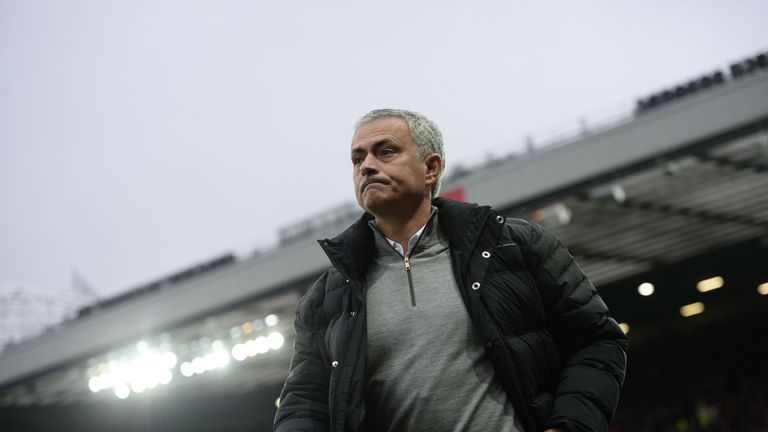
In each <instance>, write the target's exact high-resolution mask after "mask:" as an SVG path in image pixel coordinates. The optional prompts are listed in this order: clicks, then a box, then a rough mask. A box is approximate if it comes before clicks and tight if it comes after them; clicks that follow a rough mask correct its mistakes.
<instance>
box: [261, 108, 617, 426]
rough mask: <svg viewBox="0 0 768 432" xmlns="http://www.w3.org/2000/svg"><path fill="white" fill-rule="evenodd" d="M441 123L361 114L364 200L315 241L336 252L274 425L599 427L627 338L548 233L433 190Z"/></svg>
mask: <svg viewBox="0 0 768 432" xmlns="http://www.w3.org/2000/svg"><path fill="white" fill-rule="evenodd" d="M444 161H445V157H444V155H443V146H442V136H441V134H440V131H439V129H438V128H437V126H436V125H435V124H434V123H432V122H431V121H430V120H428V119H427V118H425V117H424V116H422V115H420V114H417V113H414V112H410V111H404V110H390V109H385V110H375V111H372V112H370V113H369V114H367V115H366V116H364V117H363V118H362V119H361V120H360V121H359V122H358V124H357V127H356V130H355V134H354V136H353V138H352V148H351V162H352V166H353V180H354V185H355V194H356V197H357V201H358V203H359V205H360V207H362V208H363V210H365V214H364V215H363V216H362V217H361V218H360V220H358V221H357V222H356V223H355V224H353V225H352V226H351V227H349V228H348V229H347V230H346V231H344V232H343V233H341V234H340V235H339V236H338V237H336V238H334V239H330V240H323V241H321V242H320V244H321V246H322V248H323V250H324V251H325V253H326V254H327V255H328V258H329V260H330V262H331V264H332V267H331V268H330V269H329V270H328V271H326V272H325V273H324V274H323V275H322V276H321V277H320V279H318V280H317V281H316V282H315V283H314V284H313V286H312V287H311V288H310V289H309V291H308V292H307V294H306V295H305V296H304V298H303V299H302V300H301V302H300V303H299V307H298V311H297V313H296V319H295V329H296V339H295V343H294V356H293V359H292V361H291V367H290V372H289V374H288V378H287V379H286V382H285V386H284V388H283V391H282V394H281V403H280V407H279V408H278V411H277V415H276V417H275V430H276V431H278V432H284V431H358V430H365V431H426V430H432V431H463V430H467V431H511V432H517V431H519V432H541V431H545V430H546V431H548V432H556V431H605V430H606V429H607V427H608V423H609V421H610V419H611V416H612V415H613V412H614V410H615V408H616V404H617V402H618V397H619V390H620V388H621V385H622V383H623V380H624V370H625V364H626V355H625V352H626V348H627V339H626V337H625V336H624V333H623V332H622V331H621V330H620V328H619V326H618V325H617V324H616V322H615V321H614V320H613V319H612V318H610V317H609V315H608V309H607V308H606V306H605V304H604V303H603V302H602V300H601V299H600V297H599V296H598V295H597V292H596V290H595V288H594V287H593V286H592V284H591V283H590V282H589V280H588V279H587V278H586V277H585V276H584V274H583V273H582V272H581V270H580V269H579V267H578V266H577V265H576V264H575V262H574V261H573V258H572V257H571V256H570V254H569V253H568V252H567V250H566V249H565V247H563V246H562V245H561V244H560V243H559V242H558V241H557V239H556V238H555V237H553V236H552V235H551V234H549V233H547V232H546V231H544V230H543V229H542V228H541V227H539V226H537V225H534V224H530V223H528V222H525V221H522V220H516V219H509V218H506V217H505V216H504V215H501V214H499V213H498V212H496V211H495V210H493V209H491V208H490V207H480V206H477V205H474V204H465V203H459V202H456V201H451V200H446V199H440V198H434V197H435V196H436V195H437V193H438V191H439V187H440V186H439V185H440V176H441V174H442V172H443V166H444V163H445V162H444Z"/></svg>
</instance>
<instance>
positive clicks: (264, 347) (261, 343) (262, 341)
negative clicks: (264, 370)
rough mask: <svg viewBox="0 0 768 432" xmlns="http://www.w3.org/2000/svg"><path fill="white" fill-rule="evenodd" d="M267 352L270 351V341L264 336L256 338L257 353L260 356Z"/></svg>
mask: <svg viewBox="0 0 768 432" xmlns="http://www.w3.org/2000/svg"><path fill="white" fill-rule="evenodd" d="M267 351H269V341H268V340H267V338H265V337H264V336H259V337H257V338H256V352H257V353H259V354H264V353H266V352H267Z"/></svg>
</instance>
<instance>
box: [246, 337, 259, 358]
mask: <svg viewBox="0 0 768 432" xmlns="http://www.w3.org/2000/svg"><path fill="white" fill-rule="evenodd" d="M245 352H246V354H248V357H253V356H255V355H256V354H258V353H259V349H258V347H257V346H256V341H254V340H253V339H251V340H249V341H248V342H246V343H245Z"/></svg>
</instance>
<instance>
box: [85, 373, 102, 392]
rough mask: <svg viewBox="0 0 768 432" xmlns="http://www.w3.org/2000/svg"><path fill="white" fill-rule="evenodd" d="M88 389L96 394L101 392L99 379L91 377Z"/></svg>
mask: <svg viewBox="0 0 768 432" xmlns="http://www.w3.org/2000/svg"><path fill="white" fill-rule="evenodd" d="M88 388H89V389H90V390H91V391H92V392H94V393H98V392H99V391H100V390H101V378H100V377H98V376H95V377H91V379H89V380H88Z"/></svg>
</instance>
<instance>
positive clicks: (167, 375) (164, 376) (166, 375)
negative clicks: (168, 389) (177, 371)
mask: <svg viewBox="0 0 768 432" xmlns="http://www.w3.org/2000/svg"><path fill="white" fill-rule="evenodd" d="M172 379H173V373H171V371H169V370H164V371H162V372H160V376H159V377H158V381H159V382H160V384H162V385H166V384H168V383H169V382H171V380H172Z"/></svg>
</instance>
